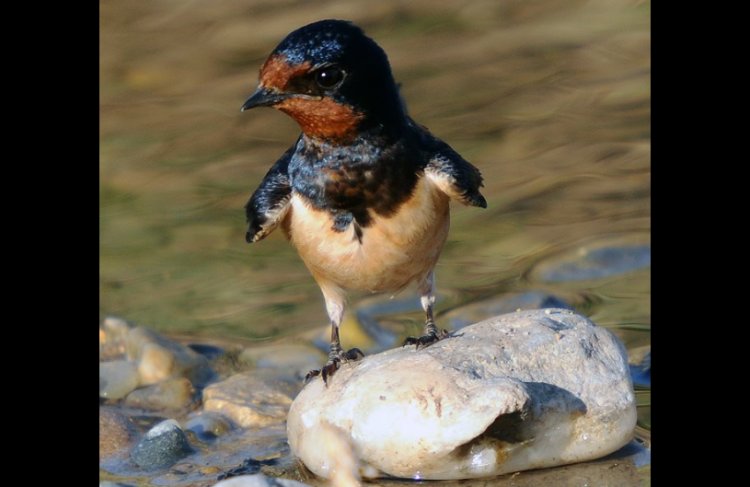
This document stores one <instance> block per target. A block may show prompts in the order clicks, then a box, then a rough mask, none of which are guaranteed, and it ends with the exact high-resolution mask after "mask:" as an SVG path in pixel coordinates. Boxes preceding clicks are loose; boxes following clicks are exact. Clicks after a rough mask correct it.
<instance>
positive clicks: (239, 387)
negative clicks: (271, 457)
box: [203, 372, 292, 428]
mask: <svg viewBox="0 0 750 487" xmlns="http://www.w3.org/2000/svg"><path fill="white" fill-rule="evenodd" d="M291 403H292V399H291V397H289V396H288V395H287V394H284V393H283V392H281V391H280V390H279V388H277V387H274V386H273V385H271V384H269V383H267V382H266V381H264V380H263V379H261V378H259V377H257V376H256V375H255V374H254V373H253V372H244V373H241V374H235V375H233V376H231V377H229V378H228V379H226V380H224V381H221V382H217V383H215V384H211V385H210V386H208V387H206V388H205V389H204V390H203V409H204V410H205V411H215V412H219V413H221V414H223V415H225V416H227V417H228V418H230V419H231V420H232V421H234V422H235V423H237V424H238V425H240V426H242V427H245V428H248V427H263V426H268V425H271V424H276V423H281V422H283V421H284V420H285V419H286V414H287V411H288V410H289V406H290V405H291Z"/></svg>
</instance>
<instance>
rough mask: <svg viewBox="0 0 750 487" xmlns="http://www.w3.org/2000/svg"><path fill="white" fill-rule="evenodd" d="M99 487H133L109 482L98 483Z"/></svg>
mask: <svg viewBox="0 0 750 487" xmlns="http://www.w3.org/2000/svg"><path fill="white" fill-rule="evenodd" d="M99 487H134V486H133V485H132V484H122V483H120V482H112V481H111V480H103V481H101V482H99Z"/></svg>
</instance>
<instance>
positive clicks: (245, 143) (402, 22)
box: [100, 0, 651, 427]
mask: <svg viewBox="0 0 750 487" xmlns="http://www.w3.org/2000/svg"><path fill="white" fill-rule="evenodd" d="M365 5H366V7H365ZM100 8H101V53H102V54H101V186H100V187H101V221H100V228H101V230H100V235H101V247H100V251H101V284H100V288H101V309H100V313H101V315H102V316H104V315H106V314H116V315H120V316H123V317H125V318H127V319H129V320H132V321H135V322H138V323H142V324H146V325H148V326H151V327H153V328H156V329H158V330H161V331H164V332H167V333H180V334H189V335H193V336H203V337H214V338H219V337H220V338H222V339H226V340H232V339H235V338H243V339H265V338H269V337H276V336H280V335H291V334H298V333H300V332H303V331H305V330H310V329H311V328H320V327H321V326H325V323H326V322H327V319H326V315H325V312H324V308H323V300H322V297H321V296H320V292H319V290H318V288H317V286H316V285H315V283H314V281H313V280H312V278H311V277H310V276H309V274H308V272H307V270H306V269H305V268H304V266H303V265H302V263H301V261H300V260H299V258H298V257H297V255H296V252H295V251H294V249H292V248H291V246H290V245H288V244H287V243H286V242H285V241H284V238H283V236H282V235H281V232H276V233H275V234H273V235H272V236H270V237H269V238H268V239H266V240H264V241H263V242H260V243H256V244H253V245H252V246H248V245H247V244H245V243H244V233H245V221H244V213H243V209H242V208H243V205H244V204H245V202H246V200H247V198H248V197H249V195H250V193H251V192H252V190H253V189H254V188H255V187H256V186H257V184H258V182H259V181H260V179H261V178H262V176H263V175H264V174H265V172H266V171H267V169H268V168H269V167H270V165H271V164H272V163H273V162H274V161H275V160H276V158H277V157H278V156H279V155H280V154H281V153H282V152H283V151H284V150H285V149H286V148H287V147H288V146H289V145H290V144H291V142H292V141H293V140H294V139H295V138H296V136H297V134H298V128H297V126H296V125H295V124H294V122H292V121H291V120H290V119H288V118H287V117H286V116H285V115H283V114H281V113H278V112H275V111H272V110H267V111H253V112H250V113H244V114H241V113H240V112H239V107H240V105H241V104H242V102H243V101H244V100H245V98H246V97H247V95H248V94H249V93H251V91H252V90H253V88H254V86H255V83H256V81H257V70H258V68H259V66H260V64H261V63H262V61H263V60H264V58H265V56H266V55H267V54H268V53H269V52H270V50H271V49H272V48H273V47H274V46H275V45H276V43H277V42H278V41H279V40H280V39H281V38H282V37H283V36H284V35H286V34H287V33H288V32H290V31H291V30H293V29H295V28H297V27H299V26H301V25H304V24H306V23H308V22H311V21H313V20H318V19H320V18H324V17H334V18H350V19H353V20H355V21H356V22H357V23H358V24H360V25H361V26H363V27H364V28H365V30H366V32H367V33H368V34H369V35H371V36H372V37H374V38H375V39H376V40H377V41H378V42H379V43H380V44H381V45H382V46H383V47H384V49H385V50H386V52H387V53H388V54H389V57H390V60H391V64H392V67H393V70H394V74H395V76H396V79H397V80H398V81H399V82H401V83H402V93H403V95H404V97H405V99H406V100H407V103H408V106H409V110H410V113H411V115H412V116H413V117H414V118H415V119H416V120H417V121H418V122H420V123H422V124H425V125H427V126H428V127H429V128H430V129H431V131H432V132H433V133H435V134H436V135H437V136H439V137H441V138H443V139H444V140H446V141H448V142H449V143H450V144H451V145H453V146H454V147H455V148H456V149H457V150H458V152H459V153H461V154H462V155H464V156H465V157H466V158H467V159H468V160H470V161H471V162H472V163H474V165H476V166H477V167H479V168H480V169H481V171H482V173H483V174H484V176H485V180H486V188H485V189H484V190H483V193H484V195H485V196H486V197H487V200H488V204H489V208H488V209H487V210H478V209H476V208H470V209H467V208H463V207H459V206H454V212H453V222H452V228H451V233H450V236H449V240H448V243H447V245H446V247H445V250H444V252H443V255H442V257H441V260H440V263H439V264H438V268H437V283H438V290H439V294H440V296H441V299H440V301H439V303H438V307H437V308H438V311H439V312H440V313H442V314H444V315H445V313H447V312H449V311H450V312H451V313H456V312H458V313H460V311H456V309H457V308H460V307H461V306H462V305H466V304H469V303H472V302H479V301H486V300H491V299H494V298H498V299H500V298H502V296H504V295H506V294H509V293H516V294H517V293H522V292H525V291H534V292H542V293H549V294H551V295H554V296H557V297H559V298H560V299H561V300H563V301H564V302H566V303H568V304H570V305H571V306H573V307H575V308H576V309H578V310H579V311H581V312H583V313H585V314H586V315H588V316H590V317H592V319H593V320H594V321H596V322H597V323H599V324H601V325H603V326H607V327H609V328H611V329H613V330H614V331H615V332H616V333H617V334H618V335H619V336H620V337H621V338H622V339H623V341H624V342H625V344H626V346H628V348H629V349H630V348H633V347H643V346H646V345H649V344H650V322H651V319H650V316H651V315H650V270H649V267H648V263H645V264H644V262H646V260H645V259H646V258H647V256H648V252H649V251H648V245H649V237H650V142H649V139H650V122H649V116H650V92H649V84H650V57H649V48H650V35H649V29H650V25H649V3H648V2H636V1H627V0H609V1H605V2H595V3H593V4H592V3H589V2H577V1H573V2H571V1H557V0H542V1H534V2H529V1H527V0H515V1H504V2H494V1H478V2H471V3H470V5H465V2H459V1H446V2H440V3H439V4H435V3H434V2H428V1H426V0H419V1H414V2H409V3H408V4H406V3H402V2H395V1H391V2H379V3H378V4H377V5H375V4H372V3H370V2H367V3H366V2H330V3H326V4H325V5H324V6H323V5H320V4H318V3H310V2H302V1H285V2H260V1H257V2H247V1H229V0H228V1H215V2H208V3H206V2H186V3H180V4H175V3H172V2H137V3H133V2H124V1H113V2H104V3H102V4H101V5H100ZM592 249H605V250H603V251H601V250H600V251H598V252H599V254H596V253H595V254H593V255H602V253H603V254H604V255H605V256H607V258H608V259H609V261H607V259H604V263H603V264H602V262H599V261H597V260H596V259H594V261H595V262H593V264H592V259H591V258H589V259H588V260H587V257H586V256H591V255H592V254H591V253H590V252H591V251H592ZM611 249H614V250H611ZM617 249H620V250H619V251H618V250H617ZM623 249H624V250H623ZM633 249H636V250H633ZM618 252H619V253H618ZM599 260H601V259H599ZM648 261H649V262H650V257H649V258H648ZM607 262H609V263H610V264H611V265H610V266H609V267H608V264H607ZM629 263H630V264H629ZM636 264H637V265H636ZM576 265H578V266H579V267H578V274H576V272H575V269H576ZM571 266H572V267H571ZM591 266H594V267H596V266H599V267H598V268H596V269H594V270H593V271H591ZM602 266H603V268H602ZM571 268H572V269H573V271H571ZM545 269H546V271H545ZM550 269H552V270H550ZM581 269H583V270H581ZM549 272H556V274H553V275H554V276H557V277H558V278H555V279H550V278H549V275H550V274H549ZM587 272H588V274H587ZM571 273H572V274H571ZM571 275H572V276H573V277H572V278H571ZM545 276H546V277H545ZM560 276H562V278H559V277H560ZM566 276H567V277H566ZM582 276H583V277H582ZM399 297H400V298H403V297H409V294H408V293H406V292H405V293H404V294H402V295H401V296H399ZM363 298H364V297H358V296H352V305H353V307H354V308H356V307H357V306H358V303H362V302H363V301H362V299H363ZM383 299H387V297H383ZM367 301H368V302H369V301H370V299H369V298H368V299H367ZM413 303H414V307H413V310H411V311H410V310H404V309H398V310H397V311H395V312H393V313H391V314H390V315H388V314H386V315H385V316H384V319H386V321H388V323H390V324H391V325H393V326H394V327H396V328H398V327H399V326H400V329H397V330H396V333H398V334H402V335H406V334H408V333H413V332H414V331H415V330H417V329H418V328H419V327H421V322H420V321H421V313H419V312H417V310H418V309H419V308H418V302H417V300H416V298H415V299H414V300H413ZM381 318H383V317H381ZM444 326H447V324H446V325H444ZM343 340H344V346H347V343H346V341H347V335H346V331H344V334H343ZM648 424H649V427H650V420H649V421H648Z"/></svg>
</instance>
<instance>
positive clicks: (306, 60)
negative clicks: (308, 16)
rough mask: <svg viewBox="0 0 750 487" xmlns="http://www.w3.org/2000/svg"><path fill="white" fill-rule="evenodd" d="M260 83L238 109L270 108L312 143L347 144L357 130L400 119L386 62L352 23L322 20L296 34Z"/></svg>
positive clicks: (283, 45) (272, 59)
mask: <svg viewBox="0 0 750 487" xmlns="http://www.w3.org/2000/svg"><path fill="white" fill-rule="evenodd" d="M259 78H260V81H259V83H258V88H257V89H256V90H255V93H253V94H252V96H250V98H248V100H247V101H246V102H245V104H244V105H242V110H243V111H244V110H248V109H250V108H254V107H259V106H270V107H274V108H276V109H278V110H281V111H282V112H284V113H286V114H287V115H289V116H291V117H292V118H293V119H294V120H296V121H297V123H299V125H300V127H301V128H302V131H303V132H304V133H305V135H307V136H308V137H312V138H314V139H320V140H325V141H328V142H332V143H346V142H347V141H350V140H352V139H353V138H354V137H355V136H356V134H357V133H358V132H360V131H361V130H366V129H368V128H370V127H374V126H381V127H385V128H388V127H393V126H395V125H398V124H401V123H403V120H404V107H403V106H402V102H401V99H400V97H399V94H398V88H397V87H396V84H395V82H394V80H393V75H392V74H391V67H390V65H389V63H388V57H387V56H386V54H385V52H384V51H383V49H381V48H380V46H378V45H377V44H376V43H375V41H373V40H372V39H370V38H369V37H367V36H366V35H365V34H364V32H363V31H362V29H360V28H359V27H357V26H356V25H354V24H353V23H351V22H347V21H343V20H321V21H319V22H315V23H312V24H309V25H306V26H304V27H301V28H299V29H297V30H295V31H294V32H292V33H291V34H289V35H288V36H286V38H285V39H284V40H283V41H281V43H280V44H279V45H278V46H277V47H276V49H274V50H273V52H272V53H271V55H270V56H269V57H268V59H267V60H266V62H265V63H264V64H263V66H262V67H261V69H260V76H259Z"/></svg>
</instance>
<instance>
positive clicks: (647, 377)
mask: <svg viewBox="0 0 750 487" xmlns="http://www.w3.org/2000/svg"><path fill="white" fill-rule="evenodd" d="M630 375H631V376H632V378H633V384H634V385H635V386H636V387H641V388H650V387H651V347H650V346H647V347H639V348H637V349H634V350H631V351H630Z"/></svg>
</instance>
